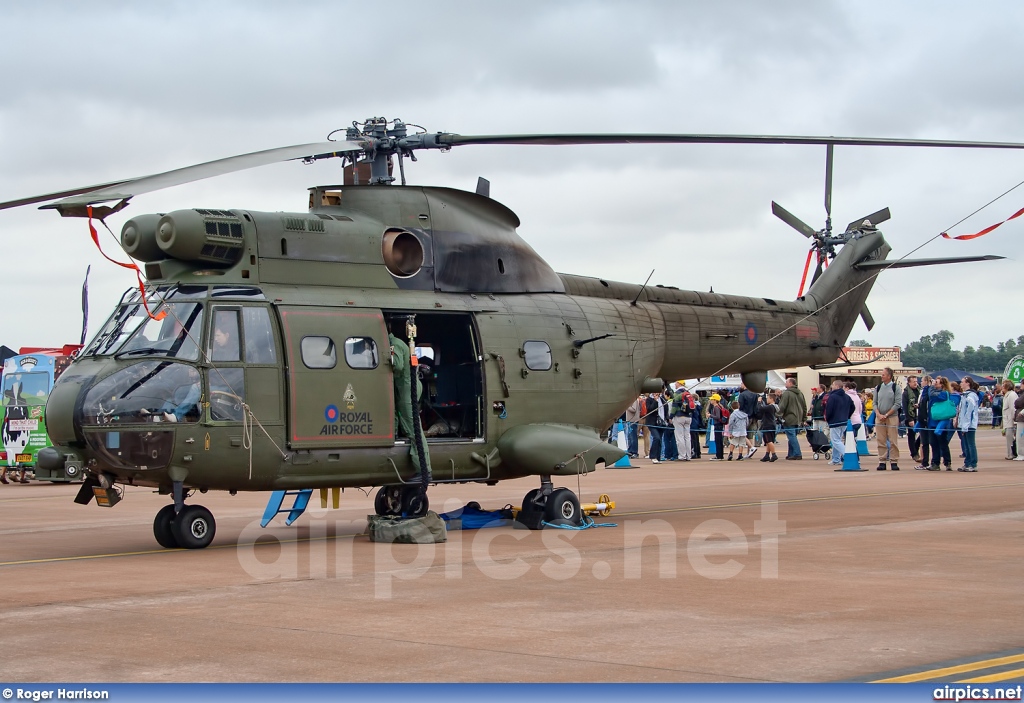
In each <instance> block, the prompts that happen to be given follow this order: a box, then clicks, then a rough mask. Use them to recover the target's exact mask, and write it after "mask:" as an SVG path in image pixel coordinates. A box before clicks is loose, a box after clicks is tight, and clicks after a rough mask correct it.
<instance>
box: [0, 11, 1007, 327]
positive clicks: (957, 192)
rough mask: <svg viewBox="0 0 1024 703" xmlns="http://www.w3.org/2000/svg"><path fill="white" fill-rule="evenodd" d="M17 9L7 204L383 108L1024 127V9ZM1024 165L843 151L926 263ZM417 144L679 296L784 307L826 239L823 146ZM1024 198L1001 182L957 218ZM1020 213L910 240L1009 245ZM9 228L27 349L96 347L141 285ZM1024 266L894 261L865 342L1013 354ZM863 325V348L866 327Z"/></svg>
mask: <svg viewBox="0 0 1024 703" xmlns="http://www.w3.org/2000/svg"><path fill="white" fill-rule="evenodd" d="M2 12H3V19H4V25H5V30H6V31H5V41H4V42H3V44H0V67H3V68H2V69H0V70H2V72H3V73H2V76H0V77H2V79H3V86H4V90H3V93H2V95H0V154H2V155H3V157H2V159H0V200H6V199H8V198H15V197H19V196H25V195H29V194H31V193H38V192H47V191H53V190H58V189H62V188H67V187H71V186H75V185H83V184H90V183H99V182H103V181H107V180H114V179H119V178H124V177H127V176H135V175H142V174H147V173H153V172H158V171H162V170H167V169H171V168H177V167H180V166H183V165H187V164H190V163H197V162H201V161H207V160H210V159H215V158H221V157H225V156H229V155H232V154H237V153H244V152H249V151H256V150H259V149H267V148H272V147H276V146H282V145H287V144H296V143H303V142H309V141H317V140H320V139H323V138H324V137H325V136H326V135H327V133H328V132H329V131H331V130H332V129H335V128H338V127H344V126H346V125H347V124H349V123H351V121H353V120H362V119H365V118H366V117H369V116H373V115H385V116H388V117H401V118H403V119H406V120H408V121H410V122H413V123H417V124H421V125H423V126H424V127H425V128H426V129H428V130H429V131H437V130H446V131H453V132H459V133H463V134H495V133H498V134H501V133H524V132H543V133H548V132H623V131H626V132H673V133H674V132H707V133H741V134H743V133H745V134H758V133H768V134H801V133H804V134H834V135H843V136H897V137H911V136H915V137H933V138H948V139H979V140H1008V141H1013V140H1022V141H1024V135H1021V133H1020V128H1019V114H1020V111H1021V108H1022V105H1021V101H1022V100H1024V95H1022V93H1021V91H1019V90H1018V89H1016V84H1017V77H1018V76H1019V74H1020V72H1021V68H1022V66H1021V63H1022V58H1021V56H1020V53H1019V52H1018V51H1017V50H1016V45H1017V42H1016V37H1015V36H1014V31H1015V29H1016V28H1017V27H1019V26H1020V25H1021V20H1022V19H1024V17H1022V15H1024V7H1018V6H1017V5H1016V4H1014V3H1009V2H1002V3H992V4H989V5H984V6H970V7H968V6H964V5H960V4H957V3H952V2H934V3H928V4H927V5H923V4H914V3H912V4H905V5H899V4H897V5H893V4H891V3H882V2H860V3H855V4H851V3H838V2H821V3H810V4H809V3H805V2H795V1H794V2H776V3H770V4H766V3H762V2H754V1H753V0H750V1H748V2H731V3H729V4H728V5H727V6H723V5H720V4H713V3H701V2H669V1H667V0H666V1H664V2H659V1H656V0H649V1H646V2H636V3H630V4H628V5H625V4H622V3H612V2H598V1H592V2H586V1H582V0H579V1H576V2H568V3H542V2H525V3H517V4H516V5H514V6H513V5H493V4H486V3H456V2H442V3H432V4H430V5H429V6H424V5H423V4H422V3H413V2H393V3H388V4H387V5H386V6H381V5H367V4H355V3H344V4H339V3H334V2H306V3H289V4H283V3H277V2H244V3H243V2H219V3H199V2H167V3H160V4H157V5H153V4H148V3H147V4H142V3H134V2H93V3H89V4H88V5H83V4H67V3H54V2H46V1H41V2H35V3H31V4H28V3H8V4H5V5H4V8H3V11H2ZM1022 158H1024V154H1018V153H1009V152H989V151H986V152H951V151H937V150H923V149H915V150H896V149H878V148H839V149H837V151H836V163H835V182H834V193H833V215H834V219H835V223H836V225H837V226H839V227H843V226H845V224H846V223H847V222H848V221H850V220H852V219H853V218H854V217H858V216H862V215H864V214H866V213H869V212H872V211H874V210H876V209H878V208H880V207H882V206H886V205H888V206H889V207H890V208H891V209H892V212H893V219H892V221H891V222H889V223H886V225H884V227H883V230H884V231H885V233H886V236H887V238H888V239H889V241H890V242H891V243H892V245H893V247H894V254H893V255H894V256H896V255H902V254H905V253H906V252H908V251H910V250H912V249H914V248H915V247H917V246H918V245H920V244H921V243H922V242H924V241H926V240H928V239H929V238H931V237H933V236H934V235H935V234H937V233H938V232H939V231H941V230H942V229H943V228H948V227H950V226H952V225H954V224H955V223H957V222H958V221H959V220H960V219H962V218H963V217H964V216H965V215H968V214H969V213H971V212H972V211H974V210H975V209H976V208H978V207H979V206H981V205H983V204H984V203H986V202H988V201H989V200H991V199H992V198H993V197H995V196H996V195H998V194H999V193H1002V192H1004V191H1005V190H1006V189H1008V188H1009V187H1011V186H1012V185H1014V184H1015V183H1017V182H1019V181H1020V180H1021V179H1022V178H1024V176H1022V175H1021V172H1022V169H1021V164H1022ZM419 159H420V161H419V162H418V163H416V164H409V163H407V164H406V165H407V172H408V174H409V178H410V182H412V183H426V184H437V185H446V186H452V187H460V188H465V189H469V190H472V188H473V186H474V183H475V180H476V177H477V176H478V175H483V176H485V177H487V178H489V179H490V180H491V181H492V193H493V194H494V197H496V198H497V199H499V200H501V201H502V202H505V203H506V204H507V205H509V206H510V207H511V208H512V209H513V210H515V211H516V212H517V213H518V214H519V216H520V217H521V219H522V222H523V225H522V227H521V232H522V234H523V235H524V236H525V237H526V238H527V239H528V241H530V243H531V244H532V245H533V246H534V247H535V248H536V249H537V250H538V251H539V252H540V253H541V254H542V255H543V256H545V257H546V258H547V259H548V260H549V261H550V262H551V263H552V265H553V266H554V267H555V268H556V269H558V270H561V271H566V272H572V273H580V274H584V275H596V276H603V277H606V278H612V279H619V280H629V281H642V280H643V279H644V278H646V276H647V274H648V273H650V270H651V269H652V268H655V269H657V271H656V273H655V277H654V279H652V280H654V281H655V282H660V283H664V284H666V285H677V286H680V287H689V288H694V289H700V290H703V289H706V288H708V287H710V286H712V285H713V286H714V288H715V290H716V291H722V292H731V293H738V294H746V295H755V296H769V297H774V298H791V297H793V296H794V295H795V293H796V287H797V284H798V282H799V275H800V271H801V269H802V266H803V261H804V257H805V255H806V251H807V242H806V240H804V239H803V238H802V237H800V236H799V235H797V234H796V233H795V232H793V231H792V230H791V229H790V228H789V227H788V226H786V225H785V224H783V223H781V222H779V221H778V220H776V219H775V218H773V217H772V216H771V214H770V210H769V207H770V202H771V201H772V200H773V199H774V200H777V201H778V202H780V203H782V204H783V205H784V206H785V207H786V208H787V209H789V210H790V211H791V212H793V213H795V214H797V216H799V217H800V218H802V219H803V220H804V221H806V222H808V223H809V224H811V225H812V226H814V227H820V226H822V225H823V223H824V206H823V169H824V149H823V148H821V147H776V146H772V147H744V146H719V147H715V146H706V145H679V146H611V147H558V148H555V147H550V148H548V147H461V148H458V149H453V150H452V151H451V153H448V154H441V153H437V152H433V153H423V154H420V155H419ZM338 180H340V174H339V172H338V164H337V163H319V164H316V165H314V166H303V165H300V164H297V163H290V164H282V165H278V166H273V167H268V168H264V169H259V170H257V171H252V172H244V173H239V174H234V175H232V176H226V177H223V178H218V179H214V180H210V181H204V182H200V183H195V184H192V185H189V186H182V187H179V188H174V189H170V190H168V191H165V192H162V193H154V194H150V195H146V196H141V197H139V198H136V199H135V201H134V202H133V203H132V206H131V208H130V209H129V211H128V212H127V213H126V215H127V216H131V215H133V214H140V213H143V212H164V211H168V210H173V209H178V208H181V207H192V206H196V207H200V206H203V205H206V206H211V207H248V208H250V209H255V210H278V209H280V210H289V211H295V210H298V211H301V210H303V209H304V208H305V198H306V190H305V189H306V187H308V186H310V185H313V184H315V183H324V182H327V183H330V182H337V181H338ZM1020 205H1021V197H1020V196H1019V195H1016V194H1014V195H1011V196H1008V197H1007V198H1005V199H1004V200H1002V201H1000V202H998V203H996V204H995V205H993V206H991V207H990V208H988V209H986V210H984V211H983V212H982V213H980V214H979V215H976V216H975V217H974V218H972V219H970V220H968V221H967V222H965V223H964V224H963V225H960V227H961V228H967V229H961V230H958V231H968V229H969V228H975V229H980V228H981V227H984V226H985V225H987V224H991V223H992V222H995V221H998V220H1000V219H1003V218H1004V217H1005V216H1007V215H1008V214H1010V213H1011V212H1013V211H1014V210H1016V209H1017V208H1018V207H1020ZM114 219H116V218H114ZM124 219H127V218H126V217H125V218H122V219H120V220H118V221H117V222H114V221H113V220H112V222H111V225H112V227H115V232H118V231H119V230H118V229H117V228H119V226H120V224H121V223H123V221H124ZM1019 228H1020V225H1017V226H1016V227H1010V226H1009V225H1008V226H1007V227H1004V228H1002V229H1001V230H998V231H997V232H994V233H993V234H992V235H989V236H987V237H984V238H982V239H980V240H977V241H975V242H946V241H941V242H934V243H932V244H929V245H928V246H927V247H925V249H923V250H922V251H921V252H919V253H918V254H917V255H918V256H943V255H954V254H959V253H988V252H992V253H997V254H1003V255H1008V256H1015V251H1016V245H1015V237H1016V236H1018V235H1017V232H1019ZM0 241H2V242H3V245H4V255H5V259H6V260H7V261H17V262H19V264H20V266H21V267H22V268H23V269H27V270H31V271H32V275H31V276H23V277H15V278H14V279H9V280H7V281H5V282H4V283H3V284H2V286H3V288H2V289H0V290H2V291H3V293H4V296H5V299H8V300H10V299H11V298H12V296H16V297H17V299H18V300H19V304H18V309H17V311H16V312H15V311H11V310H10V308H8V310H7V311H6V312H4V313H2V315H3V318H2V319H3V321H4V323H5V329H6V330H8V331H9V332H8V334H10V335H11V336H10V337H8V339H7V340H5V343H7V344H9V345H11V344H12V343H13V344H60V343H64V342H66V341H68V340H69V339H76V338H77V336H78V331H77V328H78V325H79V324H80V323H79V320H78V313H77V309H76V305H77V303H76V305H71V304H68V301H76V300H77V297H76V296H77V291H78V287H79V286H80V284H81V277H82V275H84V269H85V266H86V265H87V264H88V263H93V264H95V266H94V268H93V271H94V278H93V281H92V284H91V288H92V291H93V295H94V307H93V320H94V326H98V324H99V322H98V319H99V318H100V317H102V314H101V313H100V312H99V311H100V310H107V309H109V308H110V307H111V306H112V305H113V304H114V302H116V300H117V298H118V297H119V295H120V293H121V291H122V290H123V289H124V288H126V287H128V286H130V285H132V284H133V281H134V277H133V276H132V275H131V274H130V273H127V272H124V271H122V270H121V269H117V268H116V267H113V266H112V265H109V264H107V263H106V262H105V261H104V260H103V259H102V257H100V255H99V254H98V253H97V252H96V251H95V248H94V247H93V245H92V243H91V241H90V240H89V239H88V234H87V232H86V230H85V226H84V223H82V222H81V221H79V220H61V219H59V218H57V217H56V216H55V215H54V214H53V213H50V212H43V213H41V212H38V211H37V210H35V209H31V208H28V209H22V210H19V211H0ZM101 241H103V244H104V247H107V246H113V245H114V242H112V241H111V240H110V238H109V235H106V234H104V238H103V239H102V240H101ZM115 254H116V249H113V250H112V255H115ZM115 258H116V256H115ZM1013 265H1014V264H1013V263H1011V262H1000V263H996V264H991V265H981V264H972V265H966V266H961V267H946V268H942V269H926V270H910V271H900V272H891V273H887V274H885V275H884V276H883V278H882V279H881V280H880V281H879V283H878V284H877V286H876V288H875V292H873V294H872V296H871V299H870V301H869V302H870V304H871V309H872V312H873V314H874V316H875V318H876V320H877V321H878V325H877V327H876V328H875V331H873V332H872V333H871V334H870V335H868V338H869V339H871V340H872V341H874V342H876V343H886V344H902V343H907V342H909V341H913V340H915V339H917V338H918V337H920V336H922V335H923V334H930V333H932V332H935V331H936V330H938V329H941V328H943V327H945V328H948V329H951V330H953V331H954V332H955V333H956V335H957V340H958V341H962V342H963V343H965V344H967V343H970V344H975V345H977V344H981V343H985V344H993V345H994V344H995V343H996V342H997V341H999V340H1000V339H1002V338H1004V337H1006V336H1007V334H1008V333H1007V332H1006V331H1005V329H1004V325H1003V323H1002V322H1001V320H1002V318H1001V316H1000V312H999V310H998V308H997V306H995V305H994V304H993V302H992V301H994V300H997V299H1000V296H1002V297H1005V298H1007V299H1013V298H1015V297H1019V296H1020V295H1021V294H1022V293H1024V283H1019V282H1018V281H1017V279H1016V278H1015V277H1014V276H1013V275H1012V267H1013ZM994 287H997V288H998V294H996V293H994V292H993V291H992V289H993V288H994ZM11 330H16V331H15V332H11ZM854 334H855V335H857V336H864V331H863V329H862V328H861V327H860V323H858V327H857V328H855V330H854ZM14 337H17V339H15V338H14Z"/></svg>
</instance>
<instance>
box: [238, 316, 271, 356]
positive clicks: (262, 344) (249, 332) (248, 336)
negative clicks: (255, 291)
mask: <svg viewBox="0 0 1024 703" xmlns="http://www.w3.org/2000/svg"><path fill="white" fill-rule="evenodd" d="M242 322H243V323H244V324H243V328H244V330H245V360H246V362H247V363H250V364H276V363H277V344H276V339H275V337H274V328H273V326H272V325H271V324H270V311H269V310H267V308H242Z"/></svg>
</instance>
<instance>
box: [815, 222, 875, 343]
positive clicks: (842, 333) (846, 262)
mask: <svg viewBox="0 0 1024 703" xmlns="http://www.w3.org/2000/svg"><path fill="white" fill-rule="evenodd" d="M890 251H892V248H891V247H890V246H889V245H888V244H887V243H886V241H885V237H883V236H882V233H881V232H879V231H878V230H876V229H870V230H865V231H863V232H862V233H860V234H856V235H854V236H853V237H852V238H851V239H850V240H849V241H848V242H847V243H846V244H845V245H843V248H842V249H841V250H840V252H839V254H838V255H836V258H835V259H833V261H832V264H831V265H830V266H829V267H828V269H826V270H825V272H824V273H822V274H821V276H819V277H818V280H816V281H815V282H814V283H813V284H812V285H811V287H810V289H809V290H808V291H807V293H806V294H804V296H803V298H802V300H803V301H804V303H805V304H806V305H807V306H808V307H809V308H810V309H811V310H817V311H818V317H819V319H818V332H819V343H820V344H822V345H826V346H836V347H841V346H843V344H844V343H845V342H846V339H847V337H849V335H850V331H851V330H852V329H853V325H854V323H856V321H857V318H858V317H859V316H863V317H864V318H865V324H872V325H873V323H874V320H873V318H872V317H871V313H869V312H867V307H866V306H865V301H866V300H867V297H868V294H869V293H870V292H871V287H872V286H873V285H874V282H875V277H876V276H877V275H878V270H877V269H873V268H872V267H867V266H865V267H860V266H858V264H862V263H867V262H881V261H883V260H884V259H885V257H886V256H887V255H888V254H889V252H890Z"/></svg>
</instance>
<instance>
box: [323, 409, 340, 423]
mask: <svg viewBox="0 0 1024 703" xmlns="http://www.w3.org/2000/svg"><path fill="white" fill-rule="evenodd" d="M324 418H325V419H326V420H327V422H337V421H338V406H337V405H328V406H327V407H326V408H324Z"/></svg>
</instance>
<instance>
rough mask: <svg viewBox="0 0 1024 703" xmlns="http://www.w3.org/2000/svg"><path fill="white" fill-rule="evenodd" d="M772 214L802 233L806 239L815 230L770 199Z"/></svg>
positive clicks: (815, 232) (814, 232) (809, 237)
mask: <svg viewBox="0 0 1024 703" xmlns="http://www.w3.org/2000/svg"><path fill="white" fill-rule="evenodd" d="M772 214H774V215H775V216H776V217H778V218H779V219H780V220H782V221H783V222H785V223H786V224H787V225H789V226H790V227H792V228H793V229H795V230H796V231H797V232H799V233H800V234H802V235H804V236H805V237H807V238H808V239H811V238H813V237H814V235H815V234H817V231H816V230H815V229H814V228H813V227H811V226H810V225H809V224H807V223H806V222H804V221H803V220H801V219H800V218H799V217H797V216H796V215H794V214H793V213H791V212H790V211H789V210H787V209H786V208H784V207H782V206H781V205H779V204H778V203H777V202H775V201H774V200H773V201H772Z"/></svg>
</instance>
